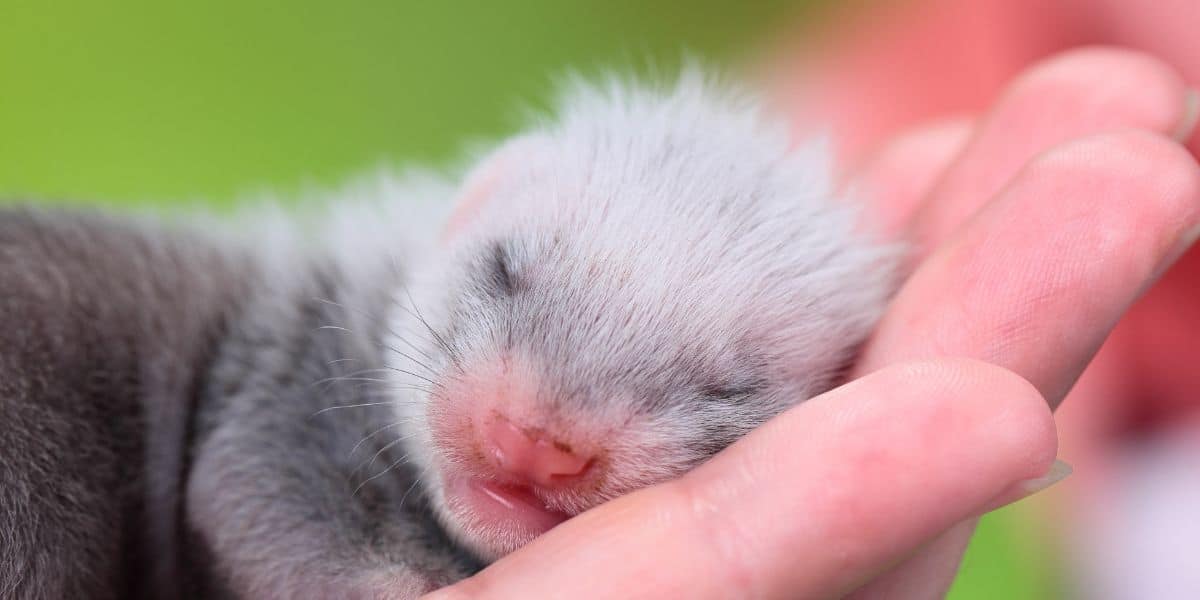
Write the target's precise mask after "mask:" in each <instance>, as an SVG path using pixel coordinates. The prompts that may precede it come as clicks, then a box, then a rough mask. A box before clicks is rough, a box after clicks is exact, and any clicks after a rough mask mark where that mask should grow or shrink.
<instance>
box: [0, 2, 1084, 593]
mask: <svg viewBox="0 0 1200 600" xmlns="http://www.w3.org/2000/svg"><path fill="white" fill-rule="evenodd" d="M829 8H830V7H829V6H828V5H827V4H826V3H823V2H820V1H808V2H805V1H799V2H796V1H793V2H784V1H769V0H757V1H748V2H739V3H729V2H723V1H718V0H658V1H655V2H639V1H634V0H607V1H603V0H578V1H574V2H564V1H559V0H519V1H516V0H514V1H508V2H503V3H501V2H452V1H447V2H394V1H393V2H389V1H382V0H380V1H362V0H359V1H344V2H316V1H313V0H290V1H287V2H283V1H279V2H262V1H231V0H220V1H209V2H204V3H183V2H174V1H168V2H161V1H146V0H134V1H130V0H124V1H119V2H91V1H86V0H75V1H60V2H41V1H27V0H0V198H3V199H4V200H3V201H5V202H12V201H37V202H56V203H83V204H99V205H104V206H108V207H116V208H119V209H128V210H144V209H151V208H155V207H162V206H172V205H179V204H188V205H196V204H200V205H203V206H210V207H213V208H214V209H218V210H221V209H225V208H228V207H230V206H232V205H234V204H236V202H237V200H238V198H240V197H247V196H249V195H252V194H256V193H258V192H261V191H263V190H274V191H276V192H277V193H278V194H279V195H280V196H281V197H284V198H286V197H287V195H288V194H289V193H294V192H297V191H299V190H300V189H302V188H304V187H306V186H309V185H311V184H320V185H335V184H336V183H337V182H339V181H342V180H345V179H347V178H349V177H352V176H353V175H355V174H357V173H361V172H363V171H366V170H368V169H372V168H375V167H378V166H379V165H381V164H383V165H404V164H409V163H414V162H415V163H420V164H431V165H445V164H449V163H453V162H455V161H456V160H457V159H458V158H459V157H461V156H462V153H463V151H464V149H466V148H468V147H469V146H470V145H471V144H472V143H474V142H478V141H481V140H488V139H494V138H496V137H499V136H502V135H504V134H506V133H509V132H511V131H514V130H515V129H516V128H518V127H519V126H520V125H521V123H522V121H523V119H524V117H523V115H524V114H525V111H526V110H528V109H529V108H534V109H539V108H544V107H545V106H547V102H548V99H549V98H550V97H551V95H552V93H553V90H554V89H555V82H556V81H560V80H561V78H562V77H563V76H564V75H565V74H567V73H571V72H581V73H584V74H587V73H594V72H597V71H599V70H604V69H615V70H619V71H622V72H628V71H631V70H632V71H636V72H641V73H648V72H660V73H669V72H670V71H671V69H672V68H673V67H674V66H676V65H678V63H679V62H680V60H681V58H682V57H684V56H689V57H695V58H700V59H702V60H705V61H707V62H709V63H711V64H716V65H720V66H722V67H726V68H728V69H730V70H732V71H734V72H737V71H752V70H753V67H752V65H755V64H758V61H759V60H760V58H761V57H762V56H763V55H764V53H766V52H768V51H769V49H770V48H772V47H774V46H775V45H776V44H778V43H780V42H781V41H784V42H786V41H787V38H788V37H790V36H796V35H802V32H803V31H805V30H806V29H807V28H808V27H809V26H813V25H814V24H818V23H819V22H820V21H821V20H822V19H824V18H826V15H827V13H828V10H829ZM1026 512H1027V510H1026V509H1025V508H1024V507H1022V506H1021V505H1017V506H1015V507H1011V508H1008V509H1004V510H1002V511H1000V512H998V513H994V514H992V515H989V516H988V517H986V518H984V519H983V522H982V524H981V526H980V529H979V533H978V535H977V536H976V537H975V539H974V541H973V542H972V546H971V548H970V551H969V552H968V555H967V557H966V559H965V561H964V564H963V568H962V571H961V574H960V575H959V578H958V580H957V581H956V583H955V585H954V587H953V589H952V590H951V594H950V597H951V598H953V599H957V600H968V599H982V598H1052V597H1060V596H1061V595H1062V592H1063V590H1062V584H1061V578H1060V577H1057V576H1056V569H1055V567H1054V562H1055V560H1054V553H1053V552H1052V551H1051V550H1050V548H1052V547H1053V546H1054V544H1053V543H1052V540H1047V539H1044V538H1043V535H1042V534H1041V533H1040V531H1041V528H1039V527H1038V526H1037V524H1036V523H1037V521H1036V520H1035V519H1033V518H1032V517H1031V516H1030V515H1028V514H1026Z"/></svg>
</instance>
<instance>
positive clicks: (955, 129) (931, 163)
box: [848, 117, 974, 239]
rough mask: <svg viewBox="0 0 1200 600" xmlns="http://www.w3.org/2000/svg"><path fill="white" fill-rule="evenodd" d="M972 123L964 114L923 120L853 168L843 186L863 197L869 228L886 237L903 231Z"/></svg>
mask: <svg viewBox="0 0 1200 600" xmlns="http://www.w3.org/2000/svg"><path fill="white" fill-rule="evenodd" d="M973 128H974V121H973V120H972V119H970V118H967V117H961V118H955V119H948V120H944V121H939V122H937V123H933V124H930V125H926V126H923V127H921V128H919V129H916V130H913V131H911V132H908V133H905V134H901V135H899V136H897V137H896V138H895V139H893V140H891V141H889V142H888V143H887V144H885V145H884V146H883V147H882V148H881V149H880V150H878V151H877V152H875V153H874V154H872V155H871V156H870V157H868V158H867V160H866V161H864V162H863V164H862V165H861V166H859V167H858V168H857V169H855V172H854V173H853V174H852V175H851V176H850V178H849V181H850V183H849V185H848V187H849V188H850V190H851V195H852V197H854V198H856V199H861V200H863V201H865V203H866V205H867V214H868V215H869V217H870V220H871V226H872V228H873V229H874V230H876V231H878V232H880V233H881V234H882V235H883V236H884V237H886V238H889V239H890V238H897V237H900V236H901V235H902V234H903V232H904V230H905V229H906V228H907V227H908V223H909V220H910V219H911V217H912V215H913V213H914V212H915V211H916V209H917V207H918V206H920V204H921V202H922V201H923V200H924V199H925V197H926V196H927V195H928V194H929V192H930V190H931V189H933V186H934V183H936V182H937V180H938V177H939V176H940V175H941V174H942V173H943V172H944V171H945V170H946V167H947V166H948V165H949V164H950V163H951V161H952V160H953V159H954V158H955V157H956V156H958V153H959V152H961V151H962V149H963V147H964V146H965V145H966V143H967V140H968V138H969V137H970V135H971V133H972V130H973Z"/></svg>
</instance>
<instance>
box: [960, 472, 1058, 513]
mask: <svg viewBox="0 0 1200 600" xmlns="http://www.w3.org/2000/svg"><path fill="white" fill-rule="evenodd" d="M1070 474H1071V465H1068V464H1067V463H1065V462H1063V461H1061V460H1055V461H1054V464H1053V465H1051V466H1050V470H1049V471H1046V474H1045V475H1042V476H1041V477H1035V478H1033V479H1026V480H1024V481H1018V482H1016V483H1014V484H1012V485H1010V486H1008V488H1007V489H1005V490H1004V491H1003V492H1000V493H999V494H998V495H996V497H995V498H994V499H993V500H992V501H991V502H989V503H987V504H986V505H985V507H984V509H983V510H982V511H981V512H980V514H983V513H989V512H992V511H993V510H996V509H997V508H1000V507H1002V506H1007V505H1009V504H1012V503H1013V502H1016V501H1017V500H1020V499H1022V498H1028V497H1029V496H1032V495H1034V494H1036V493H1038V492H1040V491H1042V490H1044V489H1046V488H1048V487H1050V486H1052V485H1054V484H1056V483H1058V482H1060V481H1062V480H1064V479H1066V478H1067V476H1068V475H1070Z"/></svg>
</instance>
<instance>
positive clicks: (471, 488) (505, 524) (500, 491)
mask: <svg viewBox="0 0 1200 600" xmlns="http://www.w3.org/2000/svg"><path fill="white" fill-rule="evenodd" d="M444 482H445V485H444V488H443V490H444V494H445V500H446V505H447V507H448V508H449V510H450V513H451V514H452V515H453V516H454V518H455V519H456V520H457V521H458V523H459V524H460V526H461V527H462V528H463V530H464V533H465V534H466V535H467V536H468V537H469V538H470V539H468V540H465V541H467V542H468V543H469V544H470V545H471V546H474V547H475V548H474V549H475V550H476V552H478V553H479V554H481V555H482V556H483V557H484V558H488V559H495V558H499V557H500V556H503V555H504V554H507V553H509V552H511V551H513V550H516V549H517V548H520V547H521V546H524V545H525V544H527V543H529V542H530V541H532V540H533V539H534V538H536V537H537V536H539V535H541V534H543V533H546V532H547V531H550V530H551V529H553V528H554V527H555V526H557V525H558V524H560V523H562V522H563V521H566V520H567V519H569V518H571V516H572V515H570V514H567V513H565V512H562V511H559V510H556V509H554V508H551V507H549V506H547V505H546V503H545V502H543V501H542V500H541V499H540V498H539V497H538V496H537V494H535V493H534V492H533V490H532V489H531V488H529V487H528V486H522V485H513V484H506V483H500V482H497V481H491V480H487V479H482V478H477V477H470V476H464V475H450V474H447V475H446V476H445V478H444Z"/></svg>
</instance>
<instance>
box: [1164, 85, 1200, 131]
mask: <svg viewBox="0 0 1200 600" xmlns="http://www.w3.org/2000/svg"><path fill="white" fill-rule="evenodd" d="M1197 124H1200V91H1197V90H1195V89H1188V91H1187V94H1186V95H1184V97H1183V118H1182V119H1180V120H1179V125H1177V126H1176V127H1175V131H1174V132H1172V133H1171V138H1172V139H1174V140H1175V141H1177V142H1180V143H1184V142H1186V141H1188V140H1190V139H1191V138H1192V134H1193V133H1195V132H1196V125H1197Z"/></svg>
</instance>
